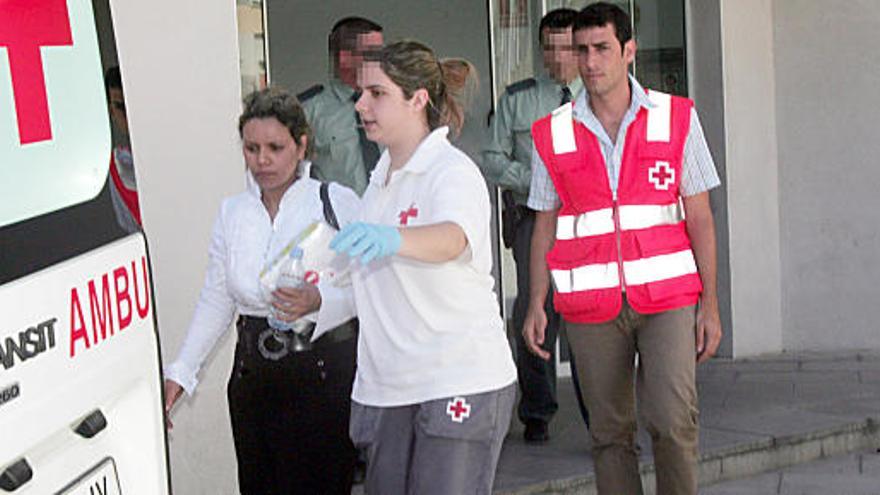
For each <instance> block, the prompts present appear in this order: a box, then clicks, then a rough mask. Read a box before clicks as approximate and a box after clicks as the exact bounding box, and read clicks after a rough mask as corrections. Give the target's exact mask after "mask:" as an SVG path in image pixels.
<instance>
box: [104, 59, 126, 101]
mask: <svg viewBox="0 0 880 495" xmlns="http://www.w3.org/2000/svg"><path fill="white" fill-rule="evenodd" d="M110 89H118V90H122V74H121V73H120V72H119V66H115V65H114V66H113V67H110V68H109V69H107V72H105V73H104V92H105V93H106V94H107V98H110Z"/></svg>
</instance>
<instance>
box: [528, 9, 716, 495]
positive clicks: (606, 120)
mask: <svg viewBox="0 0 880 495" xmlns="http://www.w3.org/2000/svg"><path fill="white" fill-rule="evenodd" d="M573 33H574V34H573V37H574V40H573V41H574V47H575V50H576V52H577V56H578V69H579V71H580V74H581V78H582V80H583V82H584V87H585V88H586V91H584V92H583V93H582V95H581V96H580V97H579V98H578V99H577V100H576V101H574V102H573V103H568V104H565V105H563V106H561V107H559V108H557V109H556V110H554V111H553V112H552V113H551V114H550V115H547V116H546V117H544V118H542V119H540V120H538V121H536V122H535V123H534V125H533V126H532V137H533V139H534V145H535V153H534V154H533V159H532V169H533V172H532V184H531V190H530V194H529V207H530V208H533V209H534V210H537V214H536V219H535V227H534V233H533V235H532V254H531V276H532V281H533V282H532V286H531V291H530V302H529V311H528V314H527V316H526V319H525V323H524V325H523V329H522V331H523V336H524V339H525V341H526V343H527V345H528V346H529V348H530V350H531V351H532V352H534V353H535V354H537V355H539V356H542V357H545V358H546V357H547V353H546V351H544V350H543V349H542V348H541V347H540V344H541V343H542V341H543V339H544V328H545V326H546V317H545V314H544V312H543V311H542V309H541V308H543V305H544V299H545V297H546V293H547V289H548V287H549V284H550V280H551V279H552V281H553V287H554V289H555V293H554V302H555V306H556V309H557V311H559V313H561V314H562V316H563V318H564V319H565V320H566V322H567V332H568V339H569V342H570V344H571V347H572V352H573V353H574V354H575V358H576V359H575V362H576V363H577V374H578V378H579V380H580V384H581V387H583V389H584V394H583V395H584V397H585V398H586V403H587V408H588V409H589V413H590V417H591V423H592V426H591V429H590V431H591V435H592V440H593V455H594V460H595V465H596V476H597V485H598V489H599V493H600V494H621V493H625V494H640V493H642V487H641V481H640V478H639V465H638V455H637V452H636V448H635V431H636V411H635V402H636V395H635V394H634V393H633V383H634V382H636V387H637V393H638V402H639V408H640V410H639V413H640V416H641V418H642V419H643V421H644V426H645V428H646V429H647V431H648V432H649V433H650V435H651V439H652V443H653V451H654V463H655V467H656V479H657V493H664V494H666V493H669V494H672V493H674V494H696V493H697V434H698V426H697V394H696V384H695V379H694V373H695V365H696V363H697V362H701V361H704V360H706V359H708V358H710V357H711V356H712V355H713V354H714V353H715V351H716V350H717V348H718V344H719V342H720V340H721V323H720V319H719V316H718V300H717V295H716V290H715V272H716V261H715V226H714V221H713V218H712V211H711V208H710V206H709V193H708V191H709V190H710V189H712V188H713V187H716V186H718V185H719V183H720V181H719V179H718V174H717V172H716V171H715V166H714V163H713V162H712V158H711V155H710V154H709V151H708V147H707V145H706V141H705V138H704V136H703V132H702V129H701V126H700V123H699V119H698V117H697V114H696V112H695V111H694V109H693V102H692V101H691V100H688V99H687V98H682V97H678V96H672V95H668V94H664V93H659V92H654V91H646V90H645V89H643V88H642V87H641V86H640V85H639V83H638V81H636V80H635V78H633V77H630V76H628V74H627V68H628V66H629V64H630V63H631V62H632V61H633V59H634V58H635V52H636V44H635V41H634V40H633V39H632V33H631V28H630V21H629V18H628V16H627V15H626V13H625V12H623V11H622V10H621V9H620V8H619V7H616V6H614V5H612V4H609V3H605V2H599V3H594V4H591V5H589V6H588V7H586V8H585V9H583V10H582V11H581V12H580V13H579V14H578V17H577V19H576V20H575V24H574V28H573ZM636 354H638V356H639V360H638V370H637V371H636V367H635V366H634V364H633V363H634V360H635V357H636ZM635 377H637V380H635V379H634V378H635Z"/></svg>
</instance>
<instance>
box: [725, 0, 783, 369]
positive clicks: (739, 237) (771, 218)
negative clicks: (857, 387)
mask: <svg viewBox="0 0 880 495" xmlns="http://www.w3.org/2000/svg"><path fill="white" fill-rule="evenodd" d="M720 6H721V11H720V15H721V45H722V64H723V78H724V79H723V86H724V123H725V141H726V149H725V153H726V156H725V162H726V172H727V173H726V179H727V198H728V221H729V224H728V229H729V231H728V236H729V252H730V273H731V277H730V284H731V286H730V297H731V309H732V311H731V318H732V322H733V329H732V332H733V355H734V357H742V356H748V355H754V354H761V353H767V352H779V351H781V350H782V313H781V311H782V310H781V296H780V291H781V288H782V284H781V273H780V247H779V246H780V245H779V229H780V226H779V192H778V160H777V144H776V112H775V109H776V105H775V103H774V102H775V95H776V92H775V87H776V82H775V76H776V73H775V71H774V57H773V9H772V7H773V4H772V0H722V1H721V3H720Z"/></svg>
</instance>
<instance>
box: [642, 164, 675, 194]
mask: <svg viewBox="0 0 880 495" xmlns="http://www.w3.org/2000/svg"><path fill="white" fill-rule="evenodd" d="M648 180H649V181H650V182H651V184H654V188H655V189H659V190H662V191H666V190H668V189H669V186H671V185H672V183H673V182H675V170H673V169H672V167H670V166H669V163H668V162H657V163H655V164H654V166H653V167H651V168H650V169H648Z"/></svg>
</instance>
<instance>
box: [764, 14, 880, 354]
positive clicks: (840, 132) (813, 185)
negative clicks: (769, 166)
mask: <svg viewBox="0 0 880 495" xmlns="http://www.w3.org/2000/svg"><path fill="white" fill-rule="evenodd" d="M773 18H774V25H775V28H776V32H775V52H776V62H775V65H776V71H775V75H776V81H777V86H776V113H777V116H778V135H779V165H780V168H779V189H780V198H781V202H780V206H781V225H782V229H781V238H782V282H783V284H782V298H783V316H784V318H783V320H784V321H785V346H786V347H787V348H789V349H796V350H801V349H840V348H865V347H871V348H878V347H880V337H878V334H877V325H876V321H877V319H876V315H875V314H874V311H873V310H874V309H875V308H876V305H877V301H880V284H878V283H877V281H878V280H880V263H878V262H877V253H880V228H878V227H880V222H878V215H877V208H878V206H880V200H878V195H877V193H878V186H880V167H878V156H880V139H878V133H877V124H876V122H877V116H876V114H877V109H878V108H880V92H878V91H877V89H878V82H880V51H878V50H877V44H878V42H880V36H878V33H880V2H878V1H877V0H848V1H834V2H829V1H828V0H775V1H774V11H773ZM770 108H771V109H772V106H771V107H770Z"/></svg>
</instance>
